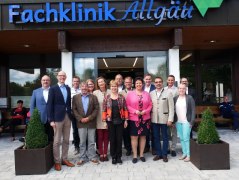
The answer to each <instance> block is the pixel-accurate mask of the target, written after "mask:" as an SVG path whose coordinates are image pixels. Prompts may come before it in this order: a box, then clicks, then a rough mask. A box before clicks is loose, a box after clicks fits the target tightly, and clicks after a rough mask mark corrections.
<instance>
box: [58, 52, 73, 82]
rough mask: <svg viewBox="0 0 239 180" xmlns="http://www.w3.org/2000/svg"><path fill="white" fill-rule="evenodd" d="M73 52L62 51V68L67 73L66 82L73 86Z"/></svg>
mask: <svg viewBox="0 0 239 180" xmlns="http://www.w3.org/2000/svg"><path fill="white" fill-rule="evenodd" d="M72 59H73V57H72V52H62V53H61V70H62V71H64V72H65V73H66V76H67V78H66V84H67V85H69V86H70V87H71V86H72V74H73V73H72V70H73V65H72V63H73V60H72Z"/></svg>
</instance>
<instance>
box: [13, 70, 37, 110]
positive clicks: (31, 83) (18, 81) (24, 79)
mask: <svg viewBox="0 0 239 180" xmlns="http://www.w3.org/2000/svg"><path fill="white" fill-rule="evenodd" d="M9 75H10V77H9V79H10V96H11V106H12V107H14V106H15V105H16V102H17V100H19V99H21V100H23V101H24V106H25V107H29V106H30V99H31V95H32V91H33V90H34V89H36V88H38V87H40V69H10V70H9Z"/></svg>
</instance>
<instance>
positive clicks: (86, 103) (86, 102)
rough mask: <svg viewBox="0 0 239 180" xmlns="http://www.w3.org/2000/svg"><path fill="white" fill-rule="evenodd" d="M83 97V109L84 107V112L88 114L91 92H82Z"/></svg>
mask: <svg viewBox="0 0 239 180" xmlns="http://www.w3.org/2000/svg"><path fill="white" fill-rule="evenodd" d="M81 98H82V105H83V109H84V112H85V114H86V113H87V110H88V106H89V94H87V95H83V94H82V95H81Z"/></svg>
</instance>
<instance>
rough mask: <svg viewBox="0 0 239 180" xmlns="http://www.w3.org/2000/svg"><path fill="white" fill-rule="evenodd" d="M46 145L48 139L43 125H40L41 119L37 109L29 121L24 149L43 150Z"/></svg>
mask: <svg viewBox="0 0 239 180" xmlns="http://www.w3.org/2000/svg"><path fill="white" fill-rule="evenodd" d="M47 144H48V137H47V134H46V133H45V128H44V125H43V124H42V123H41V118H40V114H39V111H38V109H34V112H33V114H32V116H31V120H30V121H29V124H28V127H27V133H26V148H27V149H36V148H43V147H45V146H47Z"/></svg>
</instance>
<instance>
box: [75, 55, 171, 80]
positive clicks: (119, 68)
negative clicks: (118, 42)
mask: <svg viewBox="0 0 239 180" xmlns="http://www.w3.org/2000/svg"><path fill="white" fill-rule="evenodd" d="M73 61H74V62H73V65H74V67H73V75H78V76H79V77H80V78H81V79H82V80H86V79H89V78H91V79H96V77H99V76H103V77H104V78H106V79H107V80H111V79H114V78H115V75H117V74H121V75H122V76H123V77H124V78H125V77H126V76H131V77H132V78H135V77H138V76H141V77H143V76H144V74H146V73H150V74H152V76H153V77H156V76H161V77H162V78H163V79H164V81H165V82H166V77H167V73H168V66H167V64H168V63H167V52H166V51H155V52H113V53H76V54H74V60H73Z"/></svg>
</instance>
